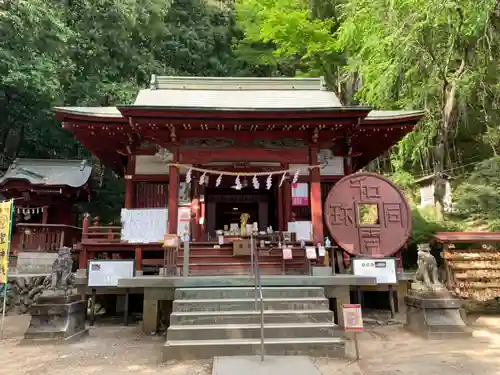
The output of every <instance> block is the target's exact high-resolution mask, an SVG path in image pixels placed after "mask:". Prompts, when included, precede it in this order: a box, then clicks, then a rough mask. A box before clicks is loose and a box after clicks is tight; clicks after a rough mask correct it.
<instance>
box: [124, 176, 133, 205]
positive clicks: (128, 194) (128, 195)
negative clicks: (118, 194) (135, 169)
mask: <svg viewBox="0 0 500 375" xmlns="http://www.w3.org/2000/svg"><path fill="white" fill-rule="evenodd" d="M125 208H134V183H133V181H132V176H130V175H128V176H125Z"/></svg>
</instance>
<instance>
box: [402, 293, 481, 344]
mask: <svg viewBox="0 0 500 375" xmlns="http://www.w3.org/2000/svg"><path fill="white" fill-rule="evenodd" d="M405 305H406V309H407V312H406V325H405V328H406V329H407V330H409V331H411V332H413V333H415V334H418V335H420V336H423V337H425V338H438V339H443V338H456V337H470V336H472V332H471V331H470V330H469V329H468V328H467V325H466V323H465V321H464V319H463V317H462V314H461V307H462V304H461V301H460V300H459V299H456V298H452V297H426V296H418V295H409V296H406V297H405Z"/></svg>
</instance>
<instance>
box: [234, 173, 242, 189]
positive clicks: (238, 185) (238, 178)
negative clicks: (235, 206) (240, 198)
mask: <svg viewBox="0 0 500 375" xmlns="http://www.w3.org/2000/svg"><path fill="white" fill-rule="evenodd" d="M234 185H235V188H236V190H241V181H240V176H236V180H235V181H234Z"/></svg>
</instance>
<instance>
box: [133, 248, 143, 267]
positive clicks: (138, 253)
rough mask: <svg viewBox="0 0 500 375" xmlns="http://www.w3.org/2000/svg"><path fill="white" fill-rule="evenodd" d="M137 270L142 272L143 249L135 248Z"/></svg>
mask: <svg viewBox="0 0 500 375" xmlns="http://www.w3.org/2000/svg"><path fill="white" fill-rule="evenodd" d="M135 272H142V249H141V248H140V247H136V248H135Z"/></svg>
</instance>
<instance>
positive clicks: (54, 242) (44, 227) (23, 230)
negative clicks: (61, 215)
mask: <svg viewBox="0 0 500 375" xmlns="http://www.w3.org/2000/svg"><path fill="white" fill-rule="evenodd" d="M16 230H17V231H18V233H20V241H19V247H18V250H19V251H41V252H55V251H58V249H59V248H60V247H62V246H69V247H72V246H73V245H75V244H76V243H77V242H79V241H80V239H81V236H82V229H81V228H78V227H73V226H71V225H63V224H29V223H18V224H17V225H16Z"/></svg>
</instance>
